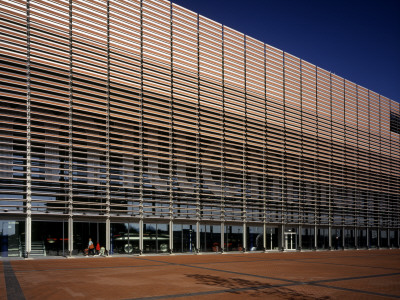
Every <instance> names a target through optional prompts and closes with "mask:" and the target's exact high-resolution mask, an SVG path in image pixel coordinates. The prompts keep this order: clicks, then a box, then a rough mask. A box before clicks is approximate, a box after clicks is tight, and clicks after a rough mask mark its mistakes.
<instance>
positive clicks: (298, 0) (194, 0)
mask: <svg viewBox="0 0 400 300" xmlns="http://www.w3.org/2000/svg"><path fill="white" fill-rule="evenodd" d="M172 2H174V3H176V4H179V5H181V6H183V7H185V8H187V9H190V10H192V11H194V12H197V13H199V14H201V15H203V16H205V17H208V18H210V19H212V20H214V21H216V22H219V23H221V24H224V25H226V26H228V27H231V28H233V29H235V30H238V31H240V32H242V33H244V34H246V35H249V36H251V37H253V38H255V39H258V40H260V41H262V42H265V43H267V44H269V45H272V46H274V47H276V48H279V49H281V50H283V51H286V52H289V53H290V54H293V55H295V56H297V57H299V58H301V59H304V60H306V61H308V62H310V63H313V64H315V65H317V66H319V67H321V68H323V69H325V70H328V71H331V72H333V73H335V74H337V75H339V76H342V77H344V78H346V79H348V80H350V81H352V82H354V83H357V84H359V85H361V86H364V87H366V88H368V89H370V90H372V91H375V92H377V93H379V94H381V95H383V96H386V97H388V98H390V99H392V100H395V101H398V102H400V0H172Z"/></svg>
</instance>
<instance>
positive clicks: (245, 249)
mask: <svg viewBox="0 0 400 300" xmlns="http://www.w3.org/2000/svg"><path fill="white" fill-rule="evenodd" d="M247 250H248V249H247V230H246V222H244V223H243V252H246V251H247Z"/></svg>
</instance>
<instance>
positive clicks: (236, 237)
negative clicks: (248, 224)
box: [215, 225, 244, 251]
mask: <svg viewBox="0 0 400 300" xmlns="http://www.w3.org/2000/svg"><path fill="white" fill-rule="evenodd" d="M224 242H225V245H224V250H225V251H243V245H244V244H243V226H235V225H233V226H231V225H226V226H225V237H224ZM215 251H218V250H217V249H215Z"/></svg>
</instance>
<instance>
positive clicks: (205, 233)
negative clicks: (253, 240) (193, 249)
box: [200, 225, 243, 252]
mask: <svg viewBox="0 0 400 300" xmlns="http://www.w3.org/2000/svg"><path fill="white" fill-rule="evenodd" d="M232 227H234V226H232ZM220 243H221V227H220V226H219V225H201V226H200V249H201V251H203V252H218V251H220V250H221V248H220ZM242 244H243V243H242Z"/></svg>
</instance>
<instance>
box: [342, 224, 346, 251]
mask: <svg viewBox="0 0 400 300" xmlns="http://www.w3.org/2000/svg"><path fill="white" fill-rule="evenodd" d="M345 231H346V229H345V228H344V227H343V228H342V232H343V234H342V248H343V250H344V248H346V245H345V242H346V233H345Z"/></svg>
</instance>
